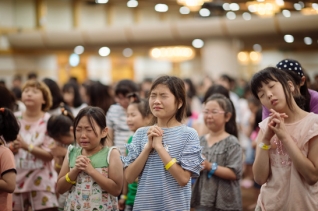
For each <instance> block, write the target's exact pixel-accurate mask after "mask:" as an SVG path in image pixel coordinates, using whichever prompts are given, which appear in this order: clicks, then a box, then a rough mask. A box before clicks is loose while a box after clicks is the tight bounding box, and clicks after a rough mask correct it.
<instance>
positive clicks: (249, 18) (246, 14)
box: [242, 12, 252, 21]
mask: <svg viewBox="0 0 318 211" xmlns="http://www.w3.org/2000/svg"><path fill="white" fill-rule="evenodd" d="M242 17H243V19H244V20H246V21H249V20H251V19H252V15H251V14H250V13H248V12H244V13H243V14H242Z"/></svg>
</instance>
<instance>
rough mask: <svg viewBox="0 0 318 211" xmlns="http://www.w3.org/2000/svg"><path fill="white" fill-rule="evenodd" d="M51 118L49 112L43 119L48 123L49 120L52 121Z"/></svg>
mask: <svg viewBox="0 0 318 211" xmlns="http://www.w3.org/2000/svg"><path fill="white" fill-rule="evenodd" d="M50 117H51V114H50V113H48V112H45V113H44V116H43V119H44V120H45V121H48V120H49V119H50Z"/></svg>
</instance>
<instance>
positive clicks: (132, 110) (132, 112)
mask: <svg viewBox="0 0 318 211" xmlns="http://www.w3.org/2000/svg"><path fill="white" fill-rule="evenodd" d="M127 97H129V98H132V102H131V103H130V104H129V106H128V107H127V125H128V127H129V129H130V130H131V131H133V132H136V130H137V129H138V128H141V127H144V126H146V125H148V124H149V123H150V120H151V117H152V114H151V112H150V109H149V104H148V102H147V100H144V99H140V98H139V97H138V95H137V94H136V93H132V94H130V95H128V96H127ZM132 138H133V136H130V138H129V139H128V142H127V143H128V144H130V143H131V142H132ZM127 154H128V152H127ZM137 185H138V183H137V182H136V181H134V182H133V183H131V184H128V186H127V182H126V180H125V181H124V188H123V192H122V195H121V197H120V200H119V205H120V209H123V208H124V207H125V211H131V210H132V208H133V206H134V201H135V197H136V192H137Z"/></svg>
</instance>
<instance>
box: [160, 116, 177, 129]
mask: <svg viewBox="0 0 318 211" xmlns="http://www.w3.org/2000/svg"><path fill="white" fill-rule="evenodd" d="M157 125H158V127H165V128H168V127H175V126H179V125H181V122H178V121H177V120H176V118H172V119H159V118H158V119H157Z"/></svg>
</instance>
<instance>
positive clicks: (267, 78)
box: [251, 67, 318, 211]
mask: <svg viewBox="0 0 318 211" xmlns="http://www.w3.org/2000/svg"><path fill="white" fill-rule="evenodd" d="M251 88H252V91H253V94H254V96H255V97H257V98H258V99H259V100H260V101H261V103H262V105H263V106H265V107H266V108H267V109H268V110H269V111H270V112H271V113H270V115H269V117H268V118H266V119H265V120H263V121H262V122H261V123H260V124H259V126H260V131H259V133H258V136H257V139H256V140H257V146H258V147H257V150H256V158H255V161H254V165H253V172H254V178H255V181H256V182H257V183H258V184H260V185H262V187H261V191H260V195H259V197H258V202H257V207H256V210H257V211H259V210H262V211H267V210H317V209H318V204H317V198H318V185H317V184H318V183H317V181H318V157H317V151H318V115H316V114H314V113H308V112H306V111H304V110H302V109H301V108H300V107H299V106H298V105H297V103H296V101H295V99H294V97H295V98H298V97H299V96H300V93H299V90H298V88H297V87H296V85H295V82H294V80H293V78H292V77H290V75H288V74H287V73H286V72H284V71H282V70H279V69H276V68H274V67H268V68H266V69H264V70H262V71H260V72H258V73H256V74H255V75H254V76H253V78H252V80H251Z"/></svg>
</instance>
